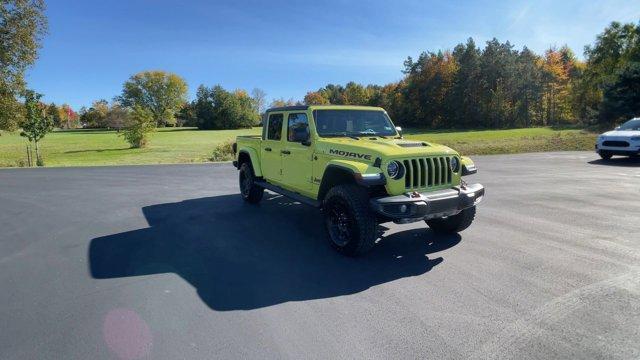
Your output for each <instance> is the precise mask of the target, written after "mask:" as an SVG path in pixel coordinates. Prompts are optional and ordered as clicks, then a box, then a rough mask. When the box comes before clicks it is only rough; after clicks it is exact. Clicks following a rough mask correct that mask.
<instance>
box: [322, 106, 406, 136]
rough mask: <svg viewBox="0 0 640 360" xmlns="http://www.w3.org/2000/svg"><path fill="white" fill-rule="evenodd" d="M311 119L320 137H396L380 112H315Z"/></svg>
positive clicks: (388, 120) (383, 113) (384, 115)
mask: <svg viewBox="0 0 640 360" xmlns="http://www.w3.org/2000/svg"><path fill="white" fill-rule="evenodd" d="M313 117H314V118H315V120H316V130H317V132H318V135H320V136H322V137H331V136H366V135H371V136H395V135H397V132H396V129H395V128H394V127H393V124H392V123H391V119H389V116H387V114H386V113H385V112H384V111H380V110H315V111H314V112H313Z"/></svg>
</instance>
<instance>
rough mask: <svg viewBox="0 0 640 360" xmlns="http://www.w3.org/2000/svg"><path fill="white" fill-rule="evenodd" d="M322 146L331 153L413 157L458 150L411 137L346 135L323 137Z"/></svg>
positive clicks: (326, 151) (321, 147)
mask: <svg viewBox="0 0 640 360" xmlns="http://www.w3.org/2000/svg"><path fill="white" fill-rule="evenodd" d="M321 144H322V146H320V147H319V149H318V150H320V151H323V152H325V153H329V150H331V149H333V150H342V151H350V152H356V153H359V154H366V155H371V156H372V157H375V156H383V157H398V158H400V157H412V156H425V157H426V156H435V155H452V154H457V152H455V151H453V150H452V149H450V148H448V147H446V146H444V145H438V144H434V143H430V142H426V141H420V140H410V139H393V138H386V139H384V138H381V137H365V136H363V137H360V138H359V140H356V139H352V138H348V137H347V138H345V137H335V138H322V141H321Z"/></svg>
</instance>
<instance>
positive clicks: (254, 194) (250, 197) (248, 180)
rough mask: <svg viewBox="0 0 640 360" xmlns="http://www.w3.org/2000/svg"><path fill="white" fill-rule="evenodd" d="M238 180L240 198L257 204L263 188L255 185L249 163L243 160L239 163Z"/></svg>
mask: <svg viewBox="0 0 640 360" xmlns="http://www.w3.org/2000/svg"><path fill="white" fill-rule="evenodd" d="M238 180H239V183H240V195H241V196H242V200H244V201H246V202H248V203H250V204H257V203H259V202H260V200H262V196H263V195H264V188H263V187H261V186H258V185H256V183H255V180H256V177H255V175H254V173H253V167H252V166H251V163H249V162H244V163H242V165H240V171H239V175H238Z"/></svg>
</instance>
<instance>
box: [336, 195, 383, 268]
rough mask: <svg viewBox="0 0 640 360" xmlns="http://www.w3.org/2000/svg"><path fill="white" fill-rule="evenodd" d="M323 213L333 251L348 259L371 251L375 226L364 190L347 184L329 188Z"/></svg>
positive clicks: (374, 237) (374, 219) (367, 196)
mask: <svg viewBox="0 0 640 360" xmlns="http://www.w3.org/2000/svg"><path fill="white" fill-rule="evenodd" d="M323 211H324V217H325V225H326V228H327V233H328V235H329V239H330V241H331V245H332V246H333V248H335V249H336V250H338V251H339V252H341V253H343V254H345V255H348V256H357V255H360V254H363V253H366V252H367V251H369V250H371V248H372V247H373V245H374V244H375V240H376V228H377V223H376V217H375V215H374V214H373V213H372V212H371V210H370V209H369V195H368V194H367V192H366V190H365V189H363V188H362V187H360V186H357V185H351V184H350V185H338V186H336V187H333V188H332V189H331V190H329V192H328V193H327V196H326V198H325V201H324V206H323Z"/></svg>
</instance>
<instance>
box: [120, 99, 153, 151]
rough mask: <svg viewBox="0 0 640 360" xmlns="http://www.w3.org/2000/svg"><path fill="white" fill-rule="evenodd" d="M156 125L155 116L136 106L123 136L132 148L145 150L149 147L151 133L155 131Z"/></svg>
mask: <svg viewBox="0 0 640 360" xmlns="http://www.w3.org/2000/svg"><path fill="white" fill-rule="evenodd" d="M155 125H156V123H155V121H154V120H153V114H151V112H150V111H149V110H146V109H144V108H142V107H140V106H137V105H136V106H134V107H133V111H132V112H131V117H130V118H129V120H128V124H127V127H126V128H125V130H124V131H123V132H122V133H121V135H122V137H123V138H124V139H125V140H126V141H127V142H128V143H129V144H130V145H131V147H132V148H143V147H145V146H146V145H147V142H148V135H149V133H150V132H152V131H154V130H155Z"/></svg>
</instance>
